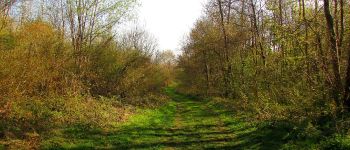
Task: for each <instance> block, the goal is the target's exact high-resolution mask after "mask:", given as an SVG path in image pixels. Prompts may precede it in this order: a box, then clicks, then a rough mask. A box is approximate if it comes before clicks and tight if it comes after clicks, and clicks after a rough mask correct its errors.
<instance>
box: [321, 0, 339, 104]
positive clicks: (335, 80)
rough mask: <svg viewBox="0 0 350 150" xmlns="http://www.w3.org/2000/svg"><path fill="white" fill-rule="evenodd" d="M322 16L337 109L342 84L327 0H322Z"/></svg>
mask: <svg viewBox="0 0 350 150" xmlns="http://www.w3.org/2000/svg"><path fill="white" fill-rule="evenodd" d="M324 14H325V18H326V21H327V32H328V38H329V42H330V46H331V47H330V48H331V49H330V50H331V57H332V62H331V63H332V66H333V98H334V100H335V102H336V104H337V107H338V108H341V104H342V103H341V102H340V98H339V96H340V94H341V93H342V83H341V78H340V72H339V62H338V51H337V42H336V39H335V32H334V22H333V17H332V15H331V13H330V10H329V0H324Z"/></svg>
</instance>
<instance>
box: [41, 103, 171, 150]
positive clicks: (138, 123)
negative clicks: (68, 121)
mask: <svg viewBox="0 0 350 150" xmlns="http://www.w3.org/2000/svg"><path fill="white" fill-rule="evenodd" d="M174 112H175V106H174V103H169V104H168V105H166V106H163V107H161V108H159V109H155V110H138V112H137V115H135V116H132V117H131V118H130V119H129V121H128V122H126V123H121V124H119V125H116V127H115V128H113V129H89V130H86V129H84V128H82V127H72V128H69V129H64V130H61V131H58V132H57V133H56V135H51V137H49V138H48V139H46V140H44V141H43V142H42V145H41V148H42V149H98V148H101V149H125V148H128V147H129V145H137V144H138V143H140V142H144V141H150V142H151V141H159V140H161V139H160V138H154V136H152V134H155V133H154V132H155V131H156V130H153V128H162V127H164V126H171V124H172V122H173V118H174ZM150 129H151V130H150ZM140 135H143V138H138V139H136V140H135V138H136V137H139V136H140ZM144 135H149V136H144ZM150 137H152V138H150Z"/></svg>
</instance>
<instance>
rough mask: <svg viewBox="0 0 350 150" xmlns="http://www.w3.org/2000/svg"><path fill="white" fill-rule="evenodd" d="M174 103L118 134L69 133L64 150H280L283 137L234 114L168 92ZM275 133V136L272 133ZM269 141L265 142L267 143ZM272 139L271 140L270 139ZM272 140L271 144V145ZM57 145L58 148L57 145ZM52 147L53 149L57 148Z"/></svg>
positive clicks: (132, 120) (125, 126) (137, 119)
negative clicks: (259, 127) (242, 119)
mask: <svg viewBox="0 0 350 150" xmlns="http://www.w3.org/2000/svg"><path fill="white" fill-rule="evenodd" d="M167 93H168V94H169V96H170V97H171V98H172V101H171V102H170V103H169V104H168V105H166V106H163V107H161V108H159V109H156V110H147V111H142V112H140V114H138V115H135V116H133V117H131V118H130V120H129V121H128V122H126V123H124V124H123V125H121V126H119V127H118V129H116V130H115V131H108V132H103V131H91V132H90V133H87V132H86V131H81V132H79V131H71V132H65V133H66V135H65V137H64V138H65V140H66V142H63V143H64V144H63V143H62V141H60V146H59V147H61V148H62V149H271V148H272V149H278V148H280V146H281V145H280V144H279V141H280V140H281V139H282V136H284V135H279V136H276V135H278V134H275V133H273V132H271V131H268V130H266V131H263V130H261V129H258V128H256V127H255V126H253V125H250V124H249V123H247V122H243V121H240V119H239V118H237V117H235V116H234V115H233V112H231V111H228V110H225V109H223V108H218V107H219V106H214V105H212V103H211V102H210V101H209V100H202V99H196V98H191V97H188V96H184V95H181V94H176V93H175V92H174V91H173V90H168V92H167ZM272 133H273V134H272ZM264 139H265V140H264ZM266 139H269V140H266ZM269 141H270V142H269ZM56 146H57V145H56ZM56 146H54V145H51V148H52V147H56Z"/></svg>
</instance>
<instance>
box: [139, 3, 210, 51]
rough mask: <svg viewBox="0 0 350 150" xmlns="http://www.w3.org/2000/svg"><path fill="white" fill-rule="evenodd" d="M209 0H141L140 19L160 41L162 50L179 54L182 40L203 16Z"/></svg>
mask: <svg viewBox="0 0 350 150" xmlns="http://www.w3.org/2000/svg"><path fill="white" fill-rule="evenodd" d="M206 1H207V0H140V2H141V7H140V8H139V15H138V16H139V21H140V23H142V24H143V25H144V26H145V27H146V30H147V31H148V32H150V33H151V34H153V35H154V36H155V37H156V38H157V39H158V42H159V48H160V49H161V50H164V49H170V50H173V51H174V52H175V53H177V54H179V53H180V52H179V51H178V50H179V48H180V42H181V41H182V40H183V38H184V37H185V35H186V34H188V33H189V32H190V29H191V28H192V27H193V24H194V23H195V21H196V20H197V19H198V18H199V17H200V16H201V14H202V10H203V5H204V4H205V2H206Z"/></svg>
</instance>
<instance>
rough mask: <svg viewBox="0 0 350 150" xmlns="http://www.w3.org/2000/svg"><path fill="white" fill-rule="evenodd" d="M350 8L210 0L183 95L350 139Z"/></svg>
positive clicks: (185, 72)
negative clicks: (349, 134) (349, 113)
mask: <svg viewBox="0 0 350 150" xmlns="http://www.w3.org/2000/svg"><path fill="white" fill-rule="evenodd" d="M348 6H349V1H345V0H334V1H329V0H322V1H320V0H299V1H293V0H210V1H209V2H208V3H207V5H206V8H205V11H204V15H203V17H202V18H201V19H199V20H198V21H197V23H196V24H195V27H194V28H193V29H192V31H191V33H190V35H189V37H188V39H187V40H186V41H185V42H184V44H183V45H184V46H183V55H182V56H181V57H180V59H179V64H178V70H180V71H179V76H178V80H179V81H180V85H179V86H180V87H179V90H180V91H183V92H187V93H189V94H200V95H202V96H210V97H221V99H220V98H216V99H219V100H223V99H222V98H226V99H228V100H227V101H230V102H231V103H233V104H232V105H229V106H228V107H232V108H233V109H234V110H236V111H242V110H246V111H243V112H247V111H249V112H254V114H255V115H254V116H255V117H256V118H257V119H260V120H286V121H292V122H297V123H300V124H301V123H303V124H304V125H306V126H308V125H309V123H310V124H311V125H314V126H315V127H317V128H318V127H320V126H323V127H325V126H327V127H325V130H327V132H328V131H329V132H332V131H344V130H345V132H347V130H348V127H349V124H348V123H347V122H348V121H346V120H348V119H346V118H347V117H345V116H346V114H347V113H345V112H347V111H348V110H349V106H350V105H349V83H350V82H349V78H350V74H349V71H350V70H349V63H350V61H349V58H350V57H349V48H350V47H349V44H348V43H349V42H350V41H349V38H350V37H349V34H350V31H349V21H350V18H349V13H347V12H349V7H348ZM230 99H231V100H230ZM344 115H345V116H344ZM327 118H328V119H327ZM325 124H326V125H325Z"/></svg>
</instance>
